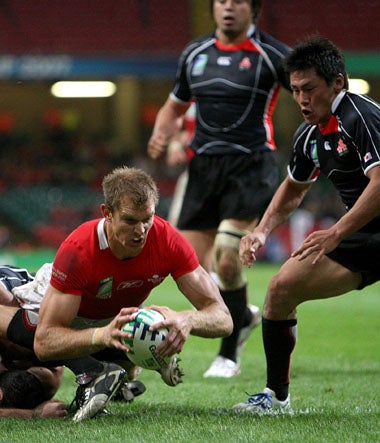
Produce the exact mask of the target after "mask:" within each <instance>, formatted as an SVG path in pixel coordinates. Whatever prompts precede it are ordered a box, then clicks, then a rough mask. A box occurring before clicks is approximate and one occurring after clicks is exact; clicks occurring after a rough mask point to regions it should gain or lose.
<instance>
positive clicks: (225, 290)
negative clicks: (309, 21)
mask: <svg viewBox="0 0 380 443" xmlns="http://www.w3.org/2000/svg"><path fill="white" fill-rule="evenodd" d="M210 6H211V10H212V13H213V17H214V20H215V23H216V30H215V32H213V33H211V34H209V35H207V36H204V37H201V38H200V39H198V40H196V41H193V42H191V43H190V44H189V45H188V46H187V47H186V48H185V50H184V51H183V53H182V55H181V57H180V60H179V65H178V70H177V76H176V82H175V86H174V89H173V90H172V92H171V93H170V95H169V97H168V99H167V101H166V102H165V104H164V105H163V107H162V108H161V109H160V111H159V113H158V115H157V119H156V122H155V126H154V129H153V134H152V136H151V138H150V140H149V142H148V154H149V155H150V156H151V157H152V158H159V157H161V156H163V155H164V154H165V152H166V150H167V147H168V145H169V142H170V140H171V137H172V136H173V134H174V133H175V131H176V128H177V119H178V118H179V117H181V116H182V115H183V114H184V113H185V112H186V110H187V109H188V107H189V105H190V103H191V101H192V100H194V102H195V105H196V111H195V114H196V125H195V133H194V137H193V138H192V141H191V143H190V149H191V151H192V158H191V159H190V162H189V165H188V174H189V175H188V182H187V186H186V191H185V195H184V201H183V205H182V208H181V212H180V215H179V220H178V228H179V229H180V230H181V232H182V233H183V234H184V235H185V236H186V237H187V238H188V239H189V240H190V242H191V243H192V244H193V246H194V248H195V250H196V252H197V254H198V257H199V260H200V262H201V264H202V265H203V267H205V268H206V269H207V270H208V271H209V272H211V271H212V270H214V271H215V272H216V274H217V280H218V284H219V288H220V291H221V294H222V297H223V299H224V301H225V303H226V305H227V306H228V308H229V310H230V312H231V316H232V318H233V321H234V330H233V333H232V334H231V336H230V337H228V338H224V339H223V340H222V343H221V347H220V349H219V352H218V355H217V356H216V358H215V360H214V361H213V362H212V364H211V366H210V368H209V369H208V370H207V371H206V372H205V374H204V376H205V377H232V376H235V375H237V374H239V372H240V354H241V351H242V348H243V345H244V344H245V342H246V340H247V338H248V337H249V335H250V332H251V331H252V329H253V328H254V327H255V326H257V325H258V324H259V323H260V319H261V316H260V311H259V308H258V307H256V306H253V305H249V304H247V303H248V297H247V282H246V278H245V275H244V272H243V267H242V265H241V263H240V260H239V256H238V249H239V242H240V238H241V237H242V236H243V235H245V234H246V233H247V232H249V231H250V230H252V229H253V228H254V226H255V225H256V224H257V222H258V220H259V218H260V216H261V215H262V213H263V212H264V210H265V208H266V206H267V204H268V203H269V201H270V199H271V197H272V195H273V193H274V191H275V189H276V187H277V185H278V168H277V164H276V160H275V157H274V150H275V149H276V147H275V143H274V139H273V136H274V132H273V125H272V114H273V111H274V108H275V105H276V102H277V98H278V94H279V90H280V87H281V85H282V86H284V87H285V88H287V89H289V84H288V79H287V76H286V74H285V72H284V70H283V66H282V62H283V58H284V56H285V55H286V54H287V53H288V51H289V48H288V47H287V46H286V45H285V44H283V43H281V42H279V41H277V40H276V39H274V38H273V37H271V36H270V35H268V34H267V33H264V32H262V31H260V30H259V29H258V28H257V21H258V18H259V15H260V11H261V1H259V0H211V2H210Z"/></svg>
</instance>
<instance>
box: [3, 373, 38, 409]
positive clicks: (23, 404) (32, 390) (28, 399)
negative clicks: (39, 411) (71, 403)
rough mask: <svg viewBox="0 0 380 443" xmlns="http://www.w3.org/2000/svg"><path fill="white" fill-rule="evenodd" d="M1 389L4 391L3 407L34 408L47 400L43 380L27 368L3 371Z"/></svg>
mask: <svg viewBox="0 0 380 443" xmlns="http://www.w3.org/2000/svg"><path fill="white" fill-rule="evenodd" d="M0 389H1V390H2V391H3V399H2V401H1V404H0V407H2V408H18V409H34V408H36V407H37V406H38V405H40V404H41V403H43V402H44V401H46V398H45V393H44V389H43V386H42V384H41V382H40V381H39V380H38V378H37V377H35V376H34V375H33V374H31V373H29V372H28V371H25V370H14V371H13V370H12V371H3V372H1V373H0Z"/></svg>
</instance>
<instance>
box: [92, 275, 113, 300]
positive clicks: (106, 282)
mask: <svg viewBox="0 0 380 443" xmlns="http://www.w3.org/2000/svg"><path fill="white" fill-rule="evenodd" d="M112 283H113V277H112V276H111V277H107V278H103V280H100V283H99V288H98V292H97V293H96V297H97V298H101V299H102V300H105V299H107V298H111V296H112Z"/></svg>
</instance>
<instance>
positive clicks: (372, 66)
mask: <svg viewBox="0 0 380 443" xmlns="http://www.w3.org/2000/svg"><path fill="white" fill-rule="evenodd" d="M379 22H380V7H379V1H378V0H362V1H361V2H358V1H354V0H330V1H328V2H324V3H323V4H321V3H320V2H315V1H314V0H290V1H287V2H283V1H282V0H276V1H275V0H271V1H269V0H263V11H262V17H261V20H260V27H261V29H263V30H265V31H268V32H269V33H271V34H272V35H273V36H275V37H277V38H278V39H280V40H282V41H284V42H285V43H287V44H289V45H290V46H291V45H294V44H295V42H296V41H297V39H300V38H302V37H304V36H306V35H308V34H312V33H316V32H319V33H320V34H322V35H324V36H326V37H328V38H331V39H332V40H333V41H334V42H335V43H336V44H337V45H338V46H339V47H340V48H341V49H343V50H344V53H345V56H346V61H347V65H348V69H349V74H350V77H351V78H360V79H364V80H365V81H366V82H367V83H368V85H369V87H370V91H369V94H370V95H371V96H372V97H373V98H375V99H376V100H377V101H380V38H379V35H378V30H377V26H376V25H377V24H378V23H379ZM212 29H213V22H212V19H211V15H210V11H209V1H208V0H118V1H116V0H66V1H65V2H62V1H61V0H35V1H30V0H1V2H0V149H1V151H0V261H1V262H3V263H4V262H8V263H10V262H12V261H13V262H14V261H15V260H16V259H15V258H14V257H21V259H19V258H18V259H19V260H21V262H22V263H21V264H22V265H23V266H27V265H28V263H27V260H26V257H27V256H29V255H30V254H35V251H39V252H38V253H39V254H40V257H41V254H45V255H44V256H43V258H41V261H45V259H50V257H51V256H52V255H51V254H53V253H54V250H55V248H56V247H57V246H58V245H59V243H60V242H61V241H62V239H63V238H64V237H65V236H66V235H67V233H68V232H70V231H71V230H72V228H74V227H75V226H76V225H78V224H79V223H80V222H82V221H84V220H86V219H88V218H91V217H94V216H98V215H99V203H100V202H101V201H102V196H101V188H100V184H101V179H102V177H103V175H104V174H105V173H107V172H108V171H109V170H110V169H111V168H112V167H114V166H118V165H123V164H127V165H135V166H140V167H143V168H144V169H146V170H148V171H149V172H151V173H152V175H153V176H154V177H155V179H156V180H157V182H158V185H159V188H160V193H161V202H160V206H159V208H158V213H159V214H160V215H162V216H164V217H165V216H166V214H167V211H168V208H169V206H170V202H171V196H172V193H173V190H174V185H175V181H176V178H177V177H178V175H179V173H180V172H181V170H180V169H173V168H169V167H168V166H167V165H166V164H165V161H162V162H159V163H152V162H151V161H149V159H148V158H147V157H146V143H147V140H148V138H149V136H150V134H151V131H152V127H153V123H154V119H155V116H156V113H157V110H158V109H159V107H160V106H161V105H162V104H163V102H164V101H165V99H166V97H167V94H168V92H169V91H170V89H171V86H172V82H173V78H174V75H175V70H176V62H177V58H178V56H179V54H180V52H181V50H182V49H183V47H184V46H185V44H186V43H187V42H188V41H190V40H191V39H192V38H195V37H197V36H199V35H201V34H203V33H206V32H209V31H211V30H212ZM60 80H81V81H90V80H104V81H111V82H113V83H114V84H115V85H116V92H115V93H114V94H113V95H111V96H109V97H102V98H57V97H55V96H53V95H52V93H51V86H52V85H53V84H54V83H55V82H57V81H60ZM300 122H301V116H300V115H299V111H298V109H297V108H296V106H295V104H294V103H293V102H292V99H291V97H290V96H289V94H287V93H285V92H283V93H281V95H280V100H279V106H278V108H277V110H276V113H275V130H276V140H277V145H278V148H279V151H278V159H279V165H280V169H281V171H282V173H285V164H286V161H287V158H288V154H289V149H290V146H291V138H292V134H293V131H294V129H295V128H296V127H297V126H298V124H299V123H300ZM321 196H322V198H321ZM303 209H304V211H301V212H299V213H298V214H297V215H299V217H294V222H293V224H292V223H291V224H290V225H291V226H290V225H289V226H286V227H284V228H283V229H279V230H278V232H277V233H276V235H274V236H273V237H272V241H271V242H270V244H268V246H267V248H266V250H265V251H264V252H263V258H265V259H268V260H273V261H275V260H282V259H283V257H284V255H285V254H287V251H288V250H289V248H291V244H292V242H294V241H297V238H294V233H295V234H299V235H302V233H303V232H306V231H307V230H308V229H310V228H311V226H313V225H315V223H317V224H323V223H326V222H329V220H331V219H334V217H337V216H338V215H339V214H340V213H341V210H342V208H341V206H340V204H339V203H338V201H337V199H336V195H335V193H334V192H332V190H331V188H330V187H329V186H328V184H327V182H325V181H323V180H322V181H321V183H320V184H319V185H318V186H316V187H315V190H314V191H313V192H312V193H311V194H310V196H309V197H308V199H307V200H306V201H305V204H304V208H303ZM294 227H295V228H294ZM293 228H294V229H293ZM292 232H293V234H292ZM41 251H42V252H41ZM44 251H45V252H44ZM28 254H29V255H28ZM16 264H19V263H16Z"/></svg>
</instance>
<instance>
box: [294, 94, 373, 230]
mask: <svg viewBox="0 0 380 443" xmlns="http://www.w3.org/2000/svg"><path fill="white" fill-rule="evenodd" d="M333 112H334V114H333V115H332V116H331V118H330V120H329V122H328V124H327V125H326V126H325V127H323V128H322V127H320V126H316V125H313V126H310V125H308V124H307V123H303V124H302V125H301V126H300V127H299V128H298V129H297V131H296V133H295V136H294V146H293V152H292V155H291V158H290V162H289V166H288V173H289V175H290V177H291V178H292V179H293V180H296V181H298V182H305V183H307V182H312V181H315V180H316V178H317V177H318V175H319V173H320V172H322V173H323V174H324V175H325V176H326V177H327V178H329V179H330V180H331V182H332V183H333V185H334V187H335V188H336V189H337V190H338V192H339V195H340V197H341V199H342V201H343V203H344V204H345V205H346V208H347V210H348V209H350V208H351V207H352V206H353V205H354V204H355V202H356V200H357V199H358V198H359V196H360V195H361V193H362V192H363V190H364V188H365V187H366V186H367V184H368V182H369V179H368V177H367V175H366V174H367V172H368V171H369V170H370V169H371V168H372V167H374V166H379V165H380V108H379V105H378V104H377V103H376V102H374V101H373V100H371V99H369V98H368V97H366V96H361V95H357V94H353V93H349V92H343V93H341V94H339V96H338V97H337V98H336V99H335V100H334V103H333ZM372 229H374V230H375V231H376V232H379V230H380V216H378V217H376V219H374V220H373V221H372V222H370V223H369V224H368V225H367V226H366V227H364V228H362V229H361V231H366V230H367V231H372Z"/></svg>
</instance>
